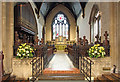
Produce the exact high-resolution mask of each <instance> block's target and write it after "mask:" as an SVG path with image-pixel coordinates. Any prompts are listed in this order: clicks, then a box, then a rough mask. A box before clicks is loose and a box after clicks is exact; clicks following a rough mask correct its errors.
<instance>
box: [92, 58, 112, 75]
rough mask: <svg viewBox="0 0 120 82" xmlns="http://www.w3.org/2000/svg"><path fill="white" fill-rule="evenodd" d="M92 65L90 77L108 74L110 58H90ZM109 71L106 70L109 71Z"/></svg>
mask: <svg viewBox="0 0 120 82" xmlns="http://www.w3.org/2000/svg"><path fill="white" fill-rule="evenodd" d="M90 59H91V60H92V61H93V62H94V64H93V65H92V70H91V71H92V76H93V77H97V76H99V75H101V74H105V73H110V72H111V71H112V69H111V57H105V58H90ZM109 68H110V70H107V69H109Z"/></svg>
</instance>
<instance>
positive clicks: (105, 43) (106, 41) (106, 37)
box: [103, 31, 109, 46]
mask: <svg viewBox="0 0 120 82" xmlns="http://www.w3.org/2000/svg"><path fill="white" fill-rule="evenodd" d="M104 36H105V40H104V41H103V45H105V46H108V45H109V41H108V33H107V31H105V34H104Z"/></svg>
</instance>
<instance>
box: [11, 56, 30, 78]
mask: <svg viewBox="0 0 120 82" xmlns="http://www.w3.org/2000/svg"><path fill="white" fill-rule="evenodd" d="M31 61H32V58H31V59H16V58H12V74H11V76H13V75H14V76H16V79H25V80H27V79H28V78H29V77H31V76H32V65H31V64H30V62H31Z"/></svg>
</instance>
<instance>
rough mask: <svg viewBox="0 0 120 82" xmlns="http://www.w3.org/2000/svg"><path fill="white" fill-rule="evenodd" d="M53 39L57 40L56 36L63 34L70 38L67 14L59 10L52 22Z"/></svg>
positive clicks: (67, 38)
mask: <svg viewBox="0 0 120 82" xmlns="http://www.w3.org/2000/svg"><path fill="white" fill-rule="evenodd" d="M51 27H52V40H55V39H56V37H59V36H62V37H64V38H66V40H69V28H70V25H69V21H68V18H67V16H66V15H65V14H64V13H62V12H59V13H57V14H56V15H55V17H54V19H53V22H52V26H51Z"/></svg>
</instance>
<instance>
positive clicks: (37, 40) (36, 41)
mask: <svg viewBox="0 0 120 82" xmlns="http://www.w3.org/2000/svg"><path fill="white" fill-rule="evenodd" d="M38 42H39V39H38V36H36V37H35V42H34V44H35V45H38Z"/></svg>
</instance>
